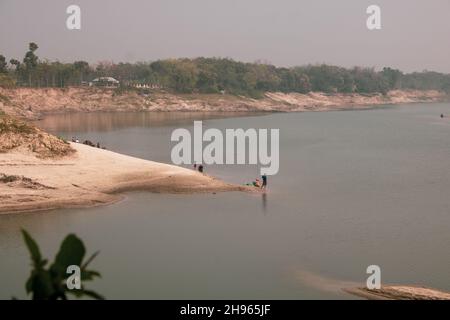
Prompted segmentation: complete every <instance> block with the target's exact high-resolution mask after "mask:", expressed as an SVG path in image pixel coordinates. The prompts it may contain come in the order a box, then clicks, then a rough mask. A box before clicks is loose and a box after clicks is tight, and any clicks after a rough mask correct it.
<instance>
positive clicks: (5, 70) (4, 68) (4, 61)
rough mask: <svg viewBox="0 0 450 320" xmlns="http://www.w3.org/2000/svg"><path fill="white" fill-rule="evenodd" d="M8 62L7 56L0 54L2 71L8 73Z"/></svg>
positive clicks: (0, 69)
mask: <svg viewBox="0 0 450 320" xmlns="http://www.w3.org/2000/svg"><path fill="white" fill-rule="evenodd" d="M7 66H8V63H7V62H6V58H5V56H4V55H1V54H0V73H7V72H8V68H7Z"/></svg>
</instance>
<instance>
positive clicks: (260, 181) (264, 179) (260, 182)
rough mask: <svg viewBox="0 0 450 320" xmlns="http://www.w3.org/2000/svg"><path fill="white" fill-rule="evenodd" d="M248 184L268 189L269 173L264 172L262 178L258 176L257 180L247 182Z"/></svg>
mask: <svg viewBox="0 0 450 320" xmlns="http://www.w3.org/2000/svg"><path fill="white" fill-rule="evenodd" d="M247 186H253V187H256V188H260V189H266V188H267V175H265V174H263V175H262V176H261V179H258V178H256V180H255V181H253V182H252V183H247Z"/></svg>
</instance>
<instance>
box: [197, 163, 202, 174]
mask: <svg viewBox="0 0 450 320" xmlns="http://www.w3.org/2000/svg"><path fill="white" fill-rule="evenodd" d="M198 171H199V172H201V173H203V165H202V164H200V165H199V166H198Z"/></svg>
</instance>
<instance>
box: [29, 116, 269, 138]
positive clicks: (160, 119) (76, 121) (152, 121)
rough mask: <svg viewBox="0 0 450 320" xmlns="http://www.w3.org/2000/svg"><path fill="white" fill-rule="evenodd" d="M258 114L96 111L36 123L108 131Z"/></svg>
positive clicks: (54, 129)
mask: <svg viewBox="0 0 450 320" xmlns="http://www.w3.org/2000/svg"><path fill="white" fill-rule="evenodd" d="M262 114H263V113H259V112H98V113H66V114H55V115H50V116H47V117H45V118H44V119H42V120H38V121H35V124H36V125H37V126H39V127H41V128H45V130H47V131H50V132H52V133H54V132H61V131H64V132H71V131H83V132H93V131H95V132H107V131H111V130H117V129H123V128H130V127H164V126H167V125H168V124H171V125H185V124H192V121H194V120H208V119H222V118H232V117H243V116H258V115H262Z"/></svg>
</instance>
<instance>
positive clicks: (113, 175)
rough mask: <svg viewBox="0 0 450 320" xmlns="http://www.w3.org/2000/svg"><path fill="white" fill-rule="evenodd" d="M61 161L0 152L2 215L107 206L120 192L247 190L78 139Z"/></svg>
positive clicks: (0, 209)
mask: <svg viewBox="0 0 450 320" xmlns="http://www.w3.org/2000/svg"><path fill="white" fill-rule="evenodd" d="M71 146H72V147H73V148H74V149H75V150H76V153H74V154H72V155H70V156H68V157H64V158H62V159H39V158H37V157H36V156H35V154H33V153H31V152H30V151H27V150H23V149H15V150H13V151H11V152H8V153H1V154H0V200H1V201H0V213H12V212H24V211H37V210H46V209H55V208H66V207H80V206H82V207H85V206H94V205H101V204H108V203H112V202H115V201H117V200H120V199H121V196H120V195H119V193H120V192H124V191H129V190H149V191H152V192H167V193H198V192H204V193H206V192H220V191H245V190H248V189H247V188H245V187H243V186H237V185H231V184H227V183H224V182H222V181H220V180H217V179H214V178H212V177H209V176H206V175H203V174H201V173H199V172H196V171H193V170H190V169H185V168H181V167H177V166H173V165H168V164H163V163H157V162H152V161H147V160H142V159H137V158H133V157H129V156H126V155H122V154H118V153H114V152H111V151H107V150H102V149H97V148H93V147H90V146H86V145H83V144H78V143H71Z"/></svg>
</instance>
